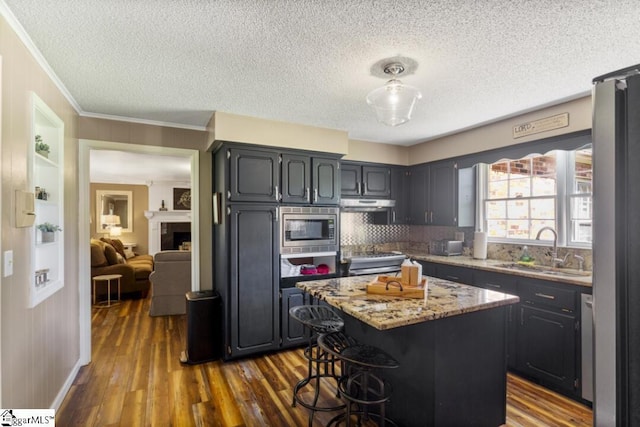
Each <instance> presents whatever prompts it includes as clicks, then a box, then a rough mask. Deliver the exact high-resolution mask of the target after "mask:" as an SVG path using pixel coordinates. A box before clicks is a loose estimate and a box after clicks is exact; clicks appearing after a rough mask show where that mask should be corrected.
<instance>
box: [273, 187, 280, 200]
mask: <svg viewBox="0 0 640 427" xmlns="http://www.w3.org/2000/svg"><path fill="white" fill-rule="evenodd" d="M274 188H275V190H276V191H275V193H276V194H275V197H276V202H277V201H278V200H280V197H278V186H277V185H276V186H275V187H274Z"/></svg>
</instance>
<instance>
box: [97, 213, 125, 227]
mask: <svg viewBox="0 0 640 427" xmlns="http://www.w3.org/2000/svg"><path fill="white" fill-rule="evenodd" d="M100 219H101V220H102V223H103V224H107V225H118V224H120V216H118V215H102V218H100Z"/></svg>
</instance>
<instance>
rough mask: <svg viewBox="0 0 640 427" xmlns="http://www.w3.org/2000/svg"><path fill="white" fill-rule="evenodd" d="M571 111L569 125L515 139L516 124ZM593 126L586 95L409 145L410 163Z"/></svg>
mask: <svg viewBox="0 0 640 427" xmlns="http://www.w3.org/2000/svg"><path fill="white" fill-rule="evenodd" d="M567 112H568V113H569V126H568V127H564V128H561V129H556V130H554V131H549V132H542V133H538V134H535V135H529V136H526V137H523V138H517V139H515V138H513V127H514V126H515V125H519V124H522V123H526V122H529V121H532V120H538V119H543V118H546V117H550V116H554V115H556V114H561V113H567ZM585 129H591V97H590V96H586V97H583V98H579V99H576V100H573V101H569V102H565V103H562V104H559V105H556V106H553V107H548V108H544V109H541V110H538V111H535V112H532V113H527V114H524V115H521V116H517V117H513V118H510V119H507V120H502V121H500V122H496V123H492V124H489V125H486V126H482V127H479V128H476V129H471V130H468V131H465V132H460V133H457V134H455V135H451V136H447V137H444V138H439V139H434V140H432V141H427V142H423V143H421V144H417V145H413V146H411V147H408V159H409V164H410V165H415V164H419V163H425V162H432V161H435V160H441V159H446V158H450V157H457V156H461V155H464V154H471V153H479V152H481V151H486V150H491V149H495V148H500V147H506V146H509V145H514V144H521V143H523V142H530V141H535V140H537V139H543V138H549V137H552V136H557V135H562V134H565V133H570V132H575V131H579V130H585Z"/></svg>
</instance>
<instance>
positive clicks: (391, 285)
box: [367, 276, 427, 298]
mask: <svg viewBox="0 0 640 427" xmlns="http://www.w3.org/2000/svg"><path fill="white" fill-rule="evenodd" d="M426 286H427V278H426V277H423V278H422V280H421V282H420V286H409V284H407V283H402V282H401V280H400V277H397V276H378V277H376V278H375V279H374V280H373V281H372V282H370V283H368V284H367V293H368V294H376V295H386V296H390V297H402V298H424V291H425V287H426Z"/></svg>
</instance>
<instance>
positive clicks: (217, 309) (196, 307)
mask: <svg viewBox="0 0 640 427" xmlns="http://www.w3.org/2000/svg"><path fill="white" fill-rule="evenodd" d="M185 297H186V299H187V349H186V351H185V352H183V354H182V355H181V357H180V361H181V362H182V363H188V364H192V365H194V364H197V363H204V362H209V361H212V360H216V359H219V358H220V357H221V356H222V345H223V344H222V304H221V300H220V294H218V293H217V292H216V291H197V292H187V293H186V294H185Z"/></svg>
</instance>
